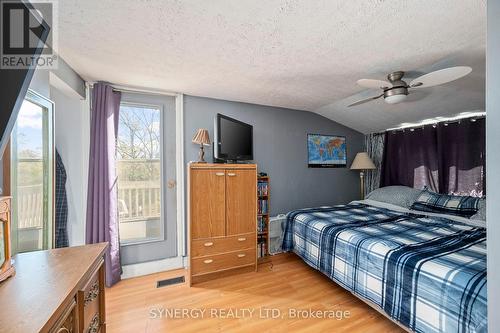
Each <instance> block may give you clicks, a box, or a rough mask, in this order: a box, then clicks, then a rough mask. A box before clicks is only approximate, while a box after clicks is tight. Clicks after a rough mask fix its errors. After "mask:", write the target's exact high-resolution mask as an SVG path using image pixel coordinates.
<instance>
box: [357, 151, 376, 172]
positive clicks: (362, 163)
mask: <svg viewBox="0 0 500 333" xmlns="http://www.w3.org/2000/svg"><path fill="white" fill-rule="evenodd" d="M373 169H376V167H375V164H373V162H372V160H371V158H370V156H368V153H366V152H361V153H357V154H356V157H355V158H354V161H353V162H352V164H351V170H373Z"/></svg>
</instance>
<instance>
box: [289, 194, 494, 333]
mask: <svg viewBox="0 0 500 333" xmlns="http://www.w3.org/2000/svg"><path fill="white" fill-rule="evenodd" d="M283 248H284V250H285V251H293V252H295V253H296V254H297V255H299V256H300V257H301V258H302V259H303V260H304V261H305V262H306V263H307V264H309V265H310V266H312V267H314V268H315V269H318V270H319V271H321V272H323V273H324V274H326V275H327V276H328V277H330V278H331V279H332V280H334V281H335V282H337V283H338V284H340V285H341V286H343V287H344V288H346V289H348V290H349V291H351V292H352V293H354V294H356V295H358V296H359V297H361V298H364V299H366V300H368V301H370V302H372V303H374V304H375V305H377V306H378V307H379V308H380V309H381V310H383V311H384V312H385V313H387V314H388V315H389V316H390V317H391V318H392V319H394V320H395V321H397V322H399V323H401V324H403V325H404V326H405V327H408V328H409V329H411V330H413V331H416V332H453V333H454V332H486V331H487V317H486V316H487V308H486V230H485V229H484V228H476V227H471V226H468V225H465V224H462V223H459V222H454V221H452V220H449V219H446V218H440V217H425V216H421V215H412V214H406V213H400V212H396V211H392V210H389V209H385V208H379V207H374V206H368V205H365V204H360V203H353V204H349V205H344V206H335V207H322V208H315V209H302V210H297V211H293V212H290V213H289V214H288V216H287V224H286V227H285V235H284V240H283Z"/></svg>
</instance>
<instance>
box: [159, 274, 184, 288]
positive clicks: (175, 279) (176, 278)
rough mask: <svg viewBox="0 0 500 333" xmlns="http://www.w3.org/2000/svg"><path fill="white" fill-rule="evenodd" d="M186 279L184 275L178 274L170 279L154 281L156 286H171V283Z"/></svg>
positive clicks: (181, 281)
mask: <svg viewBox="0 0 500 333" xmlns="http://www.w3.org/2000/svg"><path fill="white" fill-rule="evenodd" d="M184 281H186V280H185V279H184V276H179V277H175V278H171V279H166V280H161V281H157V282H156V288H161V287H166V286H171V285H173V284H178V283H183V282H184Z"/></svg>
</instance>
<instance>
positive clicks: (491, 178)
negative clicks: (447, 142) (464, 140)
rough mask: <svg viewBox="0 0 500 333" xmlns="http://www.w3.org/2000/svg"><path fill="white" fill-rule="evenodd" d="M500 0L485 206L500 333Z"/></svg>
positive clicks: (494, 315)
mask: <svg viewBox="0 0 500 333" xmlns="http://www.w3.org/2000/svg"><path fill="white" fill-rule="evenodd" d="M499 17H500V0H490V1H488V19H487V21H488V33H487V35H488V40H487V48H486V49H487V55H486V112H487V117H486V177H487V182H486V186H487V189H486V192H487V193H488V195H487V197H486V201H487V203H486V209H487V216H486V221H487V222H488V230H487V238H488V240H487V243H488V331H489V332H500V316H499V315H498V309H499V308H500V242H499V241H498V238H499V236H500V221H499V216H500V206H499V205H498V202H499V201H500V173H499V171H500V150H499V149H498V144H499V143H500V131H499V130H498V129H499V128H500V20H499V19H498V18H499Z"/></svg>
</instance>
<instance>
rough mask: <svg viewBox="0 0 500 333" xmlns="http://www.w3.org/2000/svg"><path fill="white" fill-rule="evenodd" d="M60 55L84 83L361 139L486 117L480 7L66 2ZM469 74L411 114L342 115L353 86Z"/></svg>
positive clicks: (425, 96) (452, 2)
mask: <svg viewBox="0 0 500 333" xmlns="http://www.w3.org/2000/svg"><path fill="white" fill-rule="evenodd" d="M59 18H60V20H59V22H60V23H59V51H60V54H61V55H62V56H63V57H64V58H65V59H66V60H67V62H68V63H69V64H70V65H71V66H73V68H75V70H76V71H78V72H79V73H80V74H81V75H82V76H83V77H84V78H86V79H88V80H92V81H95V80H106V81H110V82H114V83H117V84H126V85H132V86H141V87H148V88H158V89H164V90H170V91H178V92H183V93H186V94H191V95H197V96H208V97H213V98H220V99H227V100H233V101H242V102H249V103H256V104H265V105H272V106H280V107H286V108H292V109H299V110H307V111H313V112H317V113H320V114H322V115H324V116H326V117H328V118H330V119H333V120H335V121H337V122H340V123H342V124H345V125H347V126H349V127H352V128H354V129H357V130H359V131H361V132H364V133H368V132H373V131H378V130H382V129H385V128H389V127H394V126H396V125H398V124H400V123H402V122H411V121H417V120H421V119H424V118H428V117H434V116H445V115H454V114H457V113H460V112H465V111H471V110H478V109H479V110H480V109H484V104H485V102H484V99H485V40H486V0H438V1H436V0H419V1H409V0H408V1H407V0H405V1H396V0H393V1H389V0H385V1H384V0H349V1H346V0H319V1H310V0H295V1H294V0H267V1H255V0H238V1H234V0H211V1H200V0H182V1H181V0H106V1H102V0H86V1H81V0H64V1H59ZM453 65H468V66H471V67H472V68H473V72H472V73H471V74H470V75H469V76H467V77H466V78H463V79H461V80H458V81H455V82H453V83H450V84H447V85H443V86H439V87H435V88H429V89H426V90H424V89H422V90H420V91H418V93H415V94H413V95H411V96H410V97H409V98H408V101H407V102H406V103H401V104H397V105H387V104H385V103H384V101H383V100H377V101H375V102H373V103H367V104H364V105H361V106H358V107H353V108H347V107H346V106H347V105H348V104H350V103H351V102H353V101H355V100H357V99H361V98H362V97H369V96H371V95H372V92H370V91H366V90H364V89H363V88H361V87H359V86H357V85H356V80H358V79H360V78H375V79H385V76H386V75H387V74H388V73H390V72H392V71H396V70H404V71H408V72H409V73H408V77H410V78H411V77H413V78H414V77H416V76H418V75H420V74H422V73H425V72H427V71H431V70H435V69H441V68H444V67H447V66H453Z"/></svg>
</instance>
